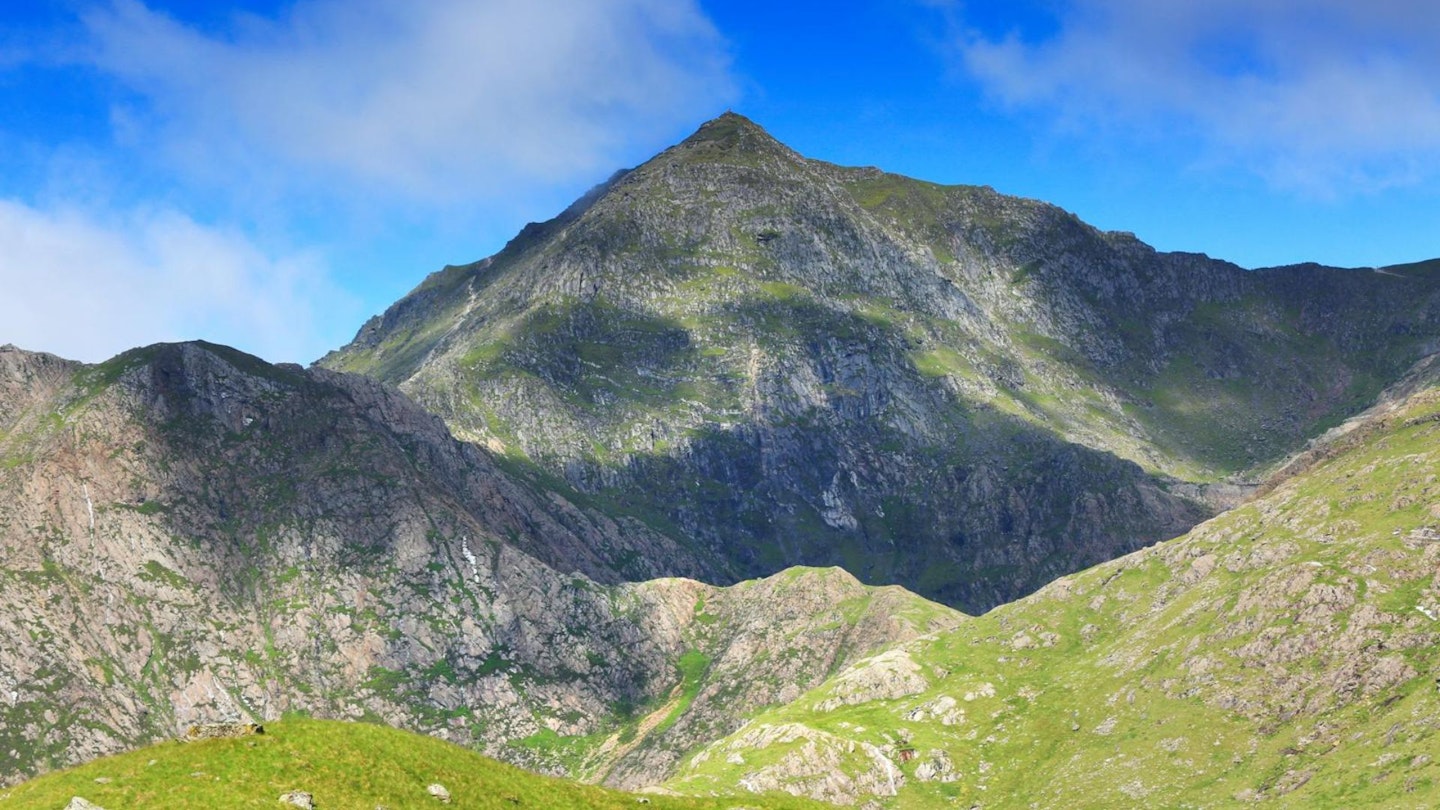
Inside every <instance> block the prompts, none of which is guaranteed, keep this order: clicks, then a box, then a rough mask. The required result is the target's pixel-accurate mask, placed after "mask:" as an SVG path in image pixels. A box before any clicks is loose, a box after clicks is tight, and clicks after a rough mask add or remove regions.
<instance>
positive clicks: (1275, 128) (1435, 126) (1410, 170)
mask: <svg viewBox="0 0 1440 810" xmlns="http://www.w3.org/2000/svg"><path fill="white" fill-rule="evenodd" d="M1058 23H1059V25H1058V28H1057V29H1056V30H1055V31H1053V32H1052V33H1050V34H1048V35H1046V36H1043V37H1040V38H1033V37H1026V36H1025V35H1024V34H1023V33H1012V34H1010V35H1008V36H1005V37H1000V38H996V37H992V36H986V35H982V34H980V33H979V32H976V31H968V32H966V33H964V34H963V35H962V36H961V37H960V40H961V42H960V52H961V56H962V58H963V62H964V65H965V67H966V69H967V70H968V71H969V72H970V73H971V74H972V75H973V76H975V77H976V78H978V79H979V80H980V81H981V82H982V84H983V85H984V86H985V87H986V88H987V89H988V90H989V91H990V92H991V93H992V94H993V95H994V96H995V97H997V98H999V99H1000V100H1002V101H1003V102H1005V103H1008V104H1012V105H1016V106H1024V107H1035V108H1039V109H1042V110H1047V111H1050V112H1052V113H1053V114H1054V115H1055V116H1056V118H1057V120H1058V121H1059V122H1061V123H1062V125H1064V126H1066V127H1069V128H1073V129H1078V130H1079V131H1082V132H1083V131H1086V130H1088V129H1091V128H1101V129H1103V130H1105V131H1106V132H1108V133H1113V132H1114V131H1115V130H1117V129H1119V130H1128V131H1136V132H1144V133H1146V134H1148V135H1151V136H1158V137H1164V136H1167V135H1180V136H1184V137H1188V138H1194V139H1197V140H1198V141H1199V142H1200V143H1201V144H1202V145H1203V147H1204V148H1206V149H1208V150H1210V152H1211V153H1212V154H1207V155H1203V156H1201V157H1203V158H1205V159H1217V158H1218V159H1221V160H1232V161H1235V162H1239V163H1241V164H1244V165H1246V166H1247V167H1248V168H1251V169H1253V170H1255V171H1258V172H1260V173H1261V174H1264V175H1265V176H1267V177H1269V178H1270V179H1271V180H1272V181H1274V182H1276V183H1277V184H1280V185H1283V186H1288V187H1293V188H1299V189H1303V190H1306V191H1311V192H1319V193H1322V194H1323V193H1347V192H1351V191H1355V190H1366V189H1370V188H1375V187H1381V186H1385V185H1388V184H1394V183H1408V182H1415V181H1417V180H1418V179H1420V178H1421V177H1422V176H1423V174H1424V172H1423V171H1422V169H1421V168H1420V167H1423V166H1427V165H1429V164H1432V163H1433V162H1434V160H1435V158H1436V157H1440V51H1437V50H1436V49H1435V48H1434V43H1435V42H1437V41H1440V15H1437V14H1435V9H1434V5H1433V3H1431V2H1429V0H1375V2H1369V3H1355V2H1353V0H1315V1H1314V2H1306V3H1294V2H1290V1H1289V0H1259V1H1258V2H1257V0H1167V1H1166V2H1154V0H1073V2H1071V3H1069V4H1068V5H1067V6H1066V7H1065V8H1064V10H1063V11H1062V12H1061V13H1060V16H1059V19H1058ZM1073 129H1072V131H1073Z"/></svg>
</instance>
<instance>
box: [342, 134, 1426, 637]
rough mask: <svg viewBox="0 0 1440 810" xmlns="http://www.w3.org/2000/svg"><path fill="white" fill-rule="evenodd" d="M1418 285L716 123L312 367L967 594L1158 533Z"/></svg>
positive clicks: (566, 461)
mask: <svg viewBox="0 0 1440 810" xmlns="http://www.w3.org/2000/svg"><path fill="white" fill-rule="evenodd" d="M1434 276H1435V274H1434V273H1433V272H1431V270H1430V269H1428V268H1423V267H1412V268H1393V269H1391V270H1389V271H1387V272H1386V273H1383V274H1382V273H1370V272H1360V271H1354V272H1347V271H1340V270H1334V269H1327V268H1320V267H1297V268H1282V269H1274V270H1266V271H1257V272H1248V271H1244V270H1242V269H1240V268H1238V267H1235V266H1233V265H1230V264H1227V263H1224V262H1218V261H1212V260H1210V259H1208V258H1206V257H1204V256H1198V255H1188V254H1161V253H1157V252H1155V251H1154V250H1152V249H1150V248H1149V247H1147V246H1146V245H1144V244H1142V243H1140V242H1138V241H1137V240H1136V239H1134V237H1132V236H1130V235H1127V234H1115V233H1102V232H1099V231H1096V230H1095V229H1093V228H1090V227H1088V226H1086V225H1085V224H1083V223H1081V222H1080V221H1078V220H1077V219H1075V217H1073V216H1071V215H1069V214H1067V213H1065V212H1063V211H1061V210H1059V209H1057V208H1054V207H1053V206H1048V205H1045V204H1042V203H1038V202H1034V201H1030V200H1020V199H1015V198H1011V197H1005V196H1003V195H1000V194H997V193H995V192H994V191H992V190H990V189H988V188H975V187H942V186H936V185H933V184H928V183H923V182H919V181H913V180H909V179H906V178H902V177H897V176H894V175H888V174H884V173H882V172H880V171H878V170H875V169H849V168H842V167H837V166H832V165H829V164H824V163H820V162H818V161H812V160H806V159H805V158H803V157H801V156H799V155H797V154H795V153H794V152H792V151H790V150H789V149H787V148H785V147H784V146H782V145H781V144H779V143H777V142H775V141H774V140H773V139H771V138H770V137H769V136H768V135H767V134H765V133H764V132H763V131H762V130H760V129H759V128H758V127H756V126H755V125H754V124H752V123H750V122H749V121H747V120H745V119H743V118H741V117H739V116H735V115H729V114H727V115H726V116H722V117H721V118H719V119H717V120H715V121H712V122H710V123H708V124H706V125H704V126H703V127H701V129H700V130H699V131H698V132H697V133H696V134H695V135H694V136H693V137H691V138H690V139H688V140H686V141H685V142H684V143H681V144H679V145H678V146H676V147H674V148H672V149H670V150H667V151H666V152H664V153H662V154H661V155H659V156H657V157H656V158H655V159H653V160H651V161H650V162H648V163H646V164H645V165H643V166H641V167H639V168H637V169H635V170H633V171H630V172H628V173H622V174H621V175H618V176H617V177H615V178H613V179H612V180H611V181H610V182H609V183H608V184H606V185H605V186H603V187H601V188H600V189H597V190H596V191H595V192H594V193H592V194H591V195H589V196H587V198H585V199H583V200H581V201H580V202H578V203H577V204H576V205H575V206H573V207H572V208H571V209H570V210H568V211H566V212H565V213H564V214H562V215H561V216H560V217H558V218H556V219H555V220H552V221H550V222H547V223H543V224H535V225H531V226H528V227H527V228H526V229H525V230H524V231H523V232H522V233H521V234H520V235H519V236H517V237H516V238H515V240H513V241H512V242H511V243H510V244H509V245H508V246H507V247H506V248H505V249H504V250H503V251H501V252H500V253H499V254H497V255H495V256H493V257H490V258H488V259H485V260H484V261H481V262H478V263H476V264H474V265H468V266H464V267H449V268H446V269H445V270H443V271H442V272H440V273H437V274H435V275H433V276H431V277H430V278H428V279H426V280H425V282H424V283H423V284H421V285H420V287H418V288H417V289H416V290H415V291H414V292H413V293H411V294H410V295H409V296H407V297H406V298H404V299H402V300H401V301H400V302H398V303H396V304H395V305H394V306H393V307H391V308H390V309H389V310H387V311H386V312H385V314H384V315H383V316H382V317H379V318H377V319H374V320H372V321H371V322H370V323H368V324H366V326H365V327H364V328H363V329H362V330H360V333H359V334H358V335H357V336H356V339H355V341H354V342H353V343H352V344H351V345H350V346H348V347H346V348H344V349H342V350H340V351H339V352H336V353H334V354H332V355H331V356H329V357H327V358H326V359H325V360H324V361H322V362H323V364H325V365H327V366H330V367H334V368H344V369H348V370H355V371H361V372H363V373H367V374H371V375H374V376H377V377H379V378H381V379H384V380H387V381H390V382H392V383H395V384H398V385H400V386H401V387H402V388H403V389H404V390H406V391H407V392H409V393H411V394H412V395H414V396H415V397H416V398H417V399H418V400H419V401H421V402H422V403H423V404H424V405H425V406H426V407H427V408H429V409H431V410H433V411H435V412H436V413H439V414H441V415H442V416H444V418H445V419H446V421H447V422H448V423H449V424H450V425H451V426H452V428H453V429H454V430H455V431H456V432H457V434H458V435H461V436H464V437H467V438H473V439H475V440H477V441H480V442H483V443H486V444H488V445H489V446H491V447H493V448H496V449H499V450H503V451H504V452H505V453H506V454H507V456H508V457H510V458H511V459H513V463H516V464H520V463H522V460H524V463H533V464H534V465H535V466H537V467H539V468H541V469H543V470H545V471H547V473H548V474H549V475H552V476H555V477H557V478H563V479H564V480H565V481H566V482H567V483H568V484H569V485H570V486H572V487H574V488H576V489H577V490H580V491H581V492H583V493H585V494H586V496H587V497H588V498H589V499H590V500H591V502H593V503H596V504H600V505H603V506H605V507H606V508H608V509H610V510H613V511H615V512H616V513H620V514H635V515H639V516H642V517H644V519H645V520H646V521H647V522H648V523H649V524H650V525H651V526H653V527H655V528H657V529H658V530H661V531H663V532H664V533H665V534H666V535H668V536H670V537H672V538H675V539H676V540H677V541H678V542H679V544H680V545H681V546H683V547H684V548H685V549H688V552H687V553H686V554H682V555H681V556H678V557H674V558H670V559H669V560H668V562H669V563H670V564H674V565H676V566H680V565H690V566H693V567H696V568H699V569H702V570H703V571H704V573H705V575H706V576H708V577H710V578H711V579H712V580H714V581H722V580H726V579H727V578H728V577H732V576H755V575H761V574H768V573H771V572H773V571H775V570H778V569H779V568H781V567H784V566H786V565H792V564H796V563H803V564H810V565H830V564H839V565H843V566H845V567H846V568H847V569H848V570H851V571H852V572H854V573H856V574H857V575H858V576H860V577H861V579H863V580H865V581H870V582H895V583H900V584H903V585H905V586H907V587H909V588H911V589H913V590H916V591H918V592H920V593H922V594H925V595H927V596H931V597H934V598H938V599H941V600H943V601H946V602H947V603H949V604H952V605H959V606H962V607H964V608H966V609H969V610H978V609H986V608H989V607H993V606H994V605H996V604H999V603H1001V602H1004V601H1007V600H1010V599H1014V598H1016V597H1017V596H1019V595H1022V594H1024V593H1027V592H1029V591H1031V590H1034V589H1035V588H1037V587H1039V586H1040V585H1042V584H1044V583H1045V582H1048V581H1050V580H1052V579H1054V578H1055V577H1057V576H1060V575H1062V574H1064V573H1067V572H1071V571H1074V570H1077V569H1079V568H1083V567H1085V566H1087V565H1091V564H1094V563H1097V562H1100V561H1102V560H1107V559H1111V558H1114V557H1116V556H1119V555H1121V554H1123V553H1126V552H1129V551H1133V550H1135V549H1137V548H1140V547H1141V546H1143V545H1146V544H1149V543H1152V542H1154V541H1157V540H1161V539H1166V538H1169V537H1173V536H1175V535H1178V534H1180V533H1182V532H1183V531H1185V530H1186V529H1188V528H1190V527H1191V526H1193V525H1194V524H1195V523H1197V522H1199V521H1200V520H1202V519H1204V518H1206V517H1208V516H1210V515H1211V514H1213V513H1214V511H1215V509H1216V508H1217V507H1229V506H1233V505H1234V504H1235V503H1236V502H1237V501H1238V500H1239V498H1240V497H1242V496H1243V495H1244V493H1245V492H1246V489H1245V488H1244V487H1237V486H1235V485H1233V484H1231V485H1226V486H1222V487H1219V488H1213V487H1210V486H1209V485H1208V484H1206V485H1197V484H1196V483H1195V482H1201V481H1207V482H1208V481H1211V480H1213V479H1215V478H1216V477H1223V476H1232V475H1240V476H1242V477H1243V476H1244V475H1245V474H1247V471H1249V470H1252V469H1254V468H1255V467H1256V466H1257V465H1263V464H1265V463H1269V462H1272V461H1274V460H1276V459H1278V458H1280V457H1281V456H1283V455H1285V454H1286V453H1288V452H1291V451H1293V450H1295V449H1297V448H1298V447H1299V446H1300V445H1301V444H1302V443H1303V442H1304V440H1305V439H1306V438H1307V437H1309V436H1312V435H1314V434H1315V433H1317V432H1318V431H1319V430H1320V429H1321V428H1322V427H1323V426H1325V425H1326V423H1327V421H1332V422H1333V421H1334V420H1335V419H1336V418H1337V417H1339V416H1342V415H1347V414H1349V413H1353V412H1354V411H1356V410H1359V409H1360V408H1362V407H1364V406H1366V405H1368V404H1369V402H1370V400H1371V399H1372V398H1373V397H1374V395H1375V394H1376V393H1377V392H1378V391H1379V390H1380V389H1381V388H1382V387H1383V386H1384V385H1386V384H1388V383H1389V382H1390V381H1392V380H1393V379H1395V378H1396V377H1398V376H1399V374H1400V373H1402V372H1403V371H1404V369H1405V368H1407V367H1408V366H1409V364H1410V363H1412V362H1414V360H1415V359H1417V358H1418V357H1419V356H1420V355H1421V354H1423V353H1425V352H1428V351H1433V350H1434V348H1435V338H1436V337H1437V334H1440V330H1437V323H1440V318H1437V315H1440V295H1437V291H1440V284H1437V282H1436V279H1435V277H1434Z"/></svg>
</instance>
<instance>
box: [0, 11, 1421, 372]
mask: <svg viewBox="0 0 1440 810" xmlns="http://www.w3.org/2000/svg"><path fill="white" fill-rule="evenodd" d="M1437 41H1440V15H1436V14H1434V13H1433V10H1432V8H1431V7H1430V3H1428V2H1419V1H1418V0H1371V1H1370V2H1367V3H1364V4H1361V3H1357V2H1353V0H1311V2H1307V3H1305V4H1297V3H1289V2H1281V1H1280V0H1167V1H1166V2H1156V0H1015V1H1014V2H965V1H964V0H953V1H947V0H874V1H873V2H869V1H867V0H857V1H856V2H851V3H833V2H831V3H823V4H822V3H808V2H791V3H781V4H774V3H759V2H749V1H748V0H734V1H733V2H724V1H723V0H709V1H708V2H707V1H706V0H696V1H692V0H426V2H423V3H413V2H402V0H253V1H252V2H240V3H230V4H227V3H223V2H181V1H180V0H57V1H56V2H52V3H49V4H45V3H30V4H5V8H4V9H3V10H0V245H3V246H4V248H3V250H0V283H3V285H4V292H3V295H0V343H3V342H11V343H15V344H17V345H20V346H23V347H25V348H31V349H39V350H45V351H52V352H55V353H58V354H61V355H64V356H68V357H74V358H77V359H83V360H89V361H95V360H100V359H104V358H105V357H108V356H110V355H112V354H114V353H116V352H118V351H121V350H123V349H125V348H128V347H130V346H134V345H140V344H144V343H150V342H154V341H159V340H181V339H189V338H205V339H209V340H215V341H219V342H224V343H229V344H232V345H236V346H239V347H240V348H243V349H245V350H247V351H252V352H255V353H257V354H260V355H261V356H263V357H266V358H267V359H271V360H276V361H280V360H293V361H300V362H308V361H310V360H313V359H315V358H316V357H318V356H319V355H320V354H322V353H323V352H324V351H326V350H327V349H330V348H334V347H336V346H339V345H341V344H342V343H344V342H345V341H347V340H348V339H349V338H350V337H351V335H353V333H354V331H355V329H356V328H358V326H359V325H360V323H361V322H363V320H364V319H365V318H366V317H368V316H370V315H372V314H375V313H377V312H379V311H381V310H383V309H384V307H385V306H387V305H388V304H389V303H391V302H392V301H393V300H394V299H396V298H398V297H399V296H400V295H402V294H404V293H405V292H406V291H407V290H409V289H410V288H412V287H413V286H414V285H415V284H417V283H418V282H419V281H420V280H421V279H422V278H423V277H424V276H425V275H426V274H427V273H429V272H431V271H433V270H436V269H438V268H439V267H441V266H443V265H445V264H447V263H456V264H458V263H465V262H469V261H473V260H475V259H478V258H481V257H483V256H485V255H488V254H490V253H492V252H494V251H495V250H496V249H498V248H499V247H500V246H501V245H503V244H504V242H505V240H506V239H508V238H509V237H510V236H512V235H513V234H514V233H515V232H516V231H518V230H519V228H520V227H521V226H523V225H524V224H525V223H526V222H528V221H532V220H541V219H546V218H548V217H550V216H553V215H554V214H555V213H557V212H558V211H560V210H561V209H563V208H564V207H565V206H566V205H567V204H568V203H569V202H570V201H571V200H572V199H574V198H575V197H576V196H578V195H579V194H580V193H582V192H583V191H584V190H585V189H586V188H588V187H590V186H591V185H593V184H594V183H596V182H599V181H600V180H603V179H604V178H605V177H607V176H608V175H609V174H610V173H611V172H613V171H614V170H615V169H616V168H620V167H623V166H632V165H635V164H637V163H639V162H641V161H643V160H644V159H646V158H647V157H649V156H650V155H652V154H653V153H655V152H656V151H658V150H660V149H662V148H664V147H665V146H667V145H669V144H671V143H673V142H675V141H677V140H679V139H681V138H683V137H684V136H685V135H687V134H688V133H689V132H691V131H692V130H693V129H694V128H695V127H697V126H698V125H699V124H700V123H701V122H703V121H704V120H706V119H708V118H710V117H713V116H714V115H717V114H719V113H720V112H723V111H724V110H726V109H734V110H736V111H738V112H741V113H744V114H746V115H748V116H749V117H751V118H752V119H754V120H755V121H757V122H758V123H760V124H761V125H762V126H764V127H766V128H767V129H769V130H770V131H771V132H772V133H773V134H774V135H775V136H776V137H778V138H780V139H781V140H783V141H785V142H786V143H788V144H790V145H791V146H793V147H794V148H796V149H797V150H799V151H800V152H802V153H803V154H806V155H809V156H812V157H818V158H822V159H825V160H830V161H834V162H837V163H845V164H857V165H876V166H880V167H882V168H885V169H888V170H890V171H896V172H900V173H904V174H909V175H912V176H916V177H921V178H924V179H928V180H934V181H937V182H944V183H974V184H984V185H990V186H993V187H995V188H996V189H998V190H1000V191H1002V192H1006V193H1011V194H1018V195H1022V196H1026V197H1034V198H1039V199H1044V200H1047V201H1050V202H1053V203H1056V204H1058V205H1060V206H1062V207H1064V208H1066V209H1068V210H1071V211H1074V212H1075V213H1076V214H1078V215H1079V216H1080V217H1081V218H1083V219H1085V220H1086V221H1089V222H1091V223H1092V224H1094V225H1096V226H1098V227H1101V228H1106V229H1114V230H1128V231H1133V232H1135V233H1136V234H1137V235H1138V236H1139V237H1140V238H1142V239H1144V240H1146V241H1147V242H1150V243H1151V244H1153V245H1155V246H1156V247H1158V248H1161V249H1164V250H1189V251H1199V252H1204V253H1208V254H1210V255H1212V256H1216V257H1219V258H1225V259H1229V260H1232V261H1235V262H1237V263H1239V264H1241V265H1244V266H1248V267H1257V266H1266V265H1274V264H1283V263H1292V262H1300V261H1307V260H1313V261H1318V262H1322V263H1327V264H1335V265H1342V266H1369V265H1381V264H1393V263H1401V262H1408V261H1416V260H1421V259H1426V258H1432V257H1436V256H1440V192H1437V191H1436V190H1435V189H1436V188H1437V184H1436V182H1435V181H1436V179H1437V177H1436V174H1437V171H1440V50H1437V49H1436V48H1434V47H1433V44H1434V43H1435V42H1437Z"/></svg>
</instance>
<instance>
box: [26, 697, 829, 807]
mask: <svg viewBox="0 0 1440 810" xmlns="http://www.w3.org/2000/svg"><path fill="white" fill-rule="evenodd" d="M431 785H438V786H440V787H441V788H443V789H444V791H445V793H444V795H445V796H446V797H447V799H446V801H444V802H443V803H442V802H441V801H439V800H437V799H436V798H435V796H433V795H432V794H431V793H430V792H429V789H430V786H431ZM295 792H303V793H305V794H308V795H309V796H310V798H311V800H312V801H313V802H314V806H315V807H316V808H318V810H326V808H371V807H388V808H392V810H415V808H435V807H441V806H448V807H451V808H455V810H467V808H468V809H470V810H510V809H511V808H514V807H517V806H518V807H534V808H545V810H602V809H604V810H620V809H621V808H626V809H627V810H628V808H633V807H636V806H638V803H639V802H642V801H643V802H644V803H645V804H646V805H649V806H650V807H652V808H655V809H656V810H665V809H666V808H670V809H671V810H711V809H712V808H713V809H714V810H720V808H730V807H732V806H733V804H734V803H733V802H732V801H726V800H720V799H691V798H682V797H672V796H660V795H652V796H646V797H637V796H634V795H630V794H624V793H618V792H616V791H611V790H604V789H602V788H597V787H588V786H584V785H578V784H575V783H573V782H565V781H562V780H559V779H552V778H548V777H544V776H538V775H536V774H533V773H527V772H525V771H522V770H519V769H518V768H513V767H510V766H507V765H503V764H501V763H499V762H495V761H494V760H491V759H487V758H485V757H482V756H480V755H479V754H476V753H474V752H473V751H467V750H465V749H463V748H458V747H456V746H454V745H449V744H447V743H444V742H442V741H440V740H436V739H431V738H429V737H423V736H419V735H415V734H407V733H405V732H403V731H397V730H395V729H390V728H385V727H383V726H376V725H369V724H363V723H338V722H334V721H319V720H304V719H298V718H296V719H289V720H286V721H284V722H280V723H270V724H267V725H266V726H265V732H264V733H263V734H261V735H259V736H251V737H243V738H235V739H215V740H206V741H203V742H195V743H190V744H187V745H174V744H168V745H167V744H161V745H157V746H154V747H151V748H145V749H141V750H139V751H134V752H131V753H129V754H124V755H121V756H115V757H108V758H106V759H102V760H99V761H97V762H92V763H90V764H88V765H85V766H83V767H81V768H77V769H74V770H71V771H67V772H64V773H57V774H51V775H49V776H45V777H42V778H40V779H37V780H34V781H32V782H27V783H25V784H23V785H21V786H20V787H18V788H16V789H12V790H9V791H6V792H4V793H0V807H4V808H6V810H54V808H60V807H66V806H68V803H69V802H70V801H71V799H72V798H73V797H75V796H79V797H81V798H83V799H85V800H86V801H89V802H93V803H94V804H95V805H98V806H100V807H103V808H105V810H132V809H133V810H167V809H168V808H176V810H193V809H194V808H199V807H205V808H233V807H289V806H293V805H288V804H281V803H280V802H279V801H278V800H279V797H280V796H282V795H285V794H291V793H295ZM747 804H749V805H751V806H756V807H759V808H776V810H790V809H793V810H803V809H804V808H817V809H818V808H819V807H820V805H818V804H815V803H812V802H808V801H805V800H801V799H793V798H790V797H788V796H784V795H781V796H772V797H765V798H755V799H747Z"/></svg>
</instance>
